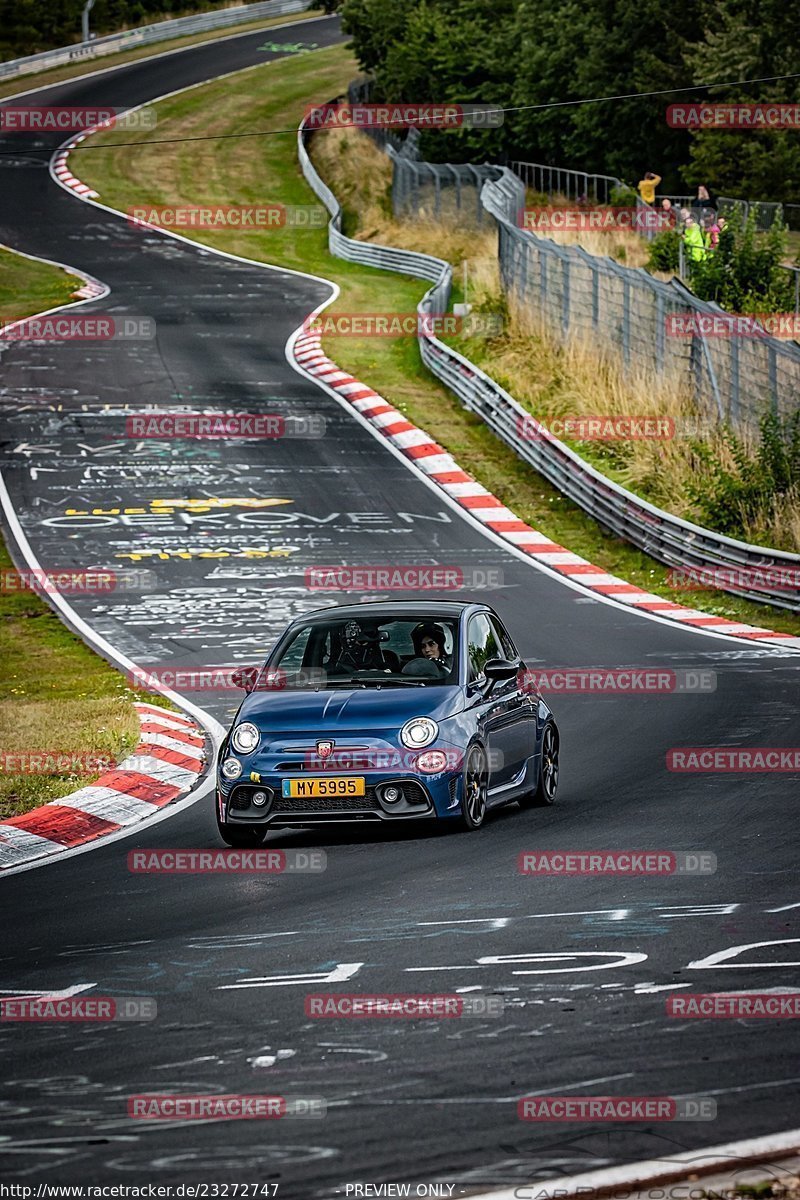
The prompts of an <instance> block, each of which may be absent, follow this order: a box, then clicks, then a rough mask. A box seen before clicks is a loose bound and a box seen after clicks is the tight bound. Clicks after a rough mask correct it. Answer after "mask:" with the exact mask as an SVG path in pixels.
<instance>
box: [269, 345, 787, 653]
mask: <svg viewBox="0 0 800 1200" xmlns="http://www.w3.org/2000/svg"><path fill="white" fill-rule="evenodd" d="M291 353H292V355H293V357H294V360H295V362H296V363H297V365H298V366H299V367H300V368H301V369H302V370H303V371H304V372H306V374H308V375H311V376H312V377H313V378H314V379H318V380H319V381H320V383H324V384H326V385H327V386H328V387H329V388H331V389H332V390H333V391H335V392H336V393H337V394H338V395H340V396H341V397H343V398H344V399H345V400H346V401H347V402H348V403H349V404H351V405H352V406H353V408H354V409H356V411H357V412H358V413H360V414H361V416H362V417H364V418H365V419H366V420H367V421H369V422H370V424H371V425H373V426H374V427H375V428H376V429H378V430H380V432H381V433H382V434H383V436H384V437H385V438H387V439H388V441H390V442H391V443H392V445H393V446H395V447H396V448H397V449H398V450H400V451H401V452H402V453H403V454H404V455H405V456H406V458H410V459H412V460H413V462H414V464H415V466H417V467H418V468H419V469H420V470H421V471H423V472H424V473H425V475H426V476H427V477H428V479H429V480H431V482H432V483H435V484H437V485H438V486H439V487H440V488H441V489H442V491H443V492H445V493H446V494H447V495H448V496H449V497H450V499H451V500H454V501H455V502H456V503H457V504H459V505H460V506H461V507H462V508H464V509H466V510H467V511H468V512H469V514H470V516H471V517H474V518H475V519H476V520H478V521H480V522H481V523H482V524H484V525H485V526H486V527H487V529H491V530H492V532H493V533H495V534H498V535H499V536H500V537H501V538H503V539H504V540H505V541H507V542H509V543H510V544H511V545H512V546H514V547H515V549H517V550H519V551H522V552H523V553H525V554H528V555H530V557H531V558H533V559H535V560H536V561H537V562H538V563H541V564H542V565H543V566H546V567H549V568H550V569H551V570H552V571H555V572H556V573H557V574H559V575H565V576H567V577H568V578H569V579H570V581H571V582H573V583H578V584H581V585H582V586H583V587H585V588H588V589H589V590H590V591H593V592H597V593H598V594H599V595H602V596H606V597H610V598H612V599H614V600H616V601H619V603H621V604H628V605H630V606H631V607H634V608H637V609H641V610H643V611H645V612H648V613H654V614H655V615H657V616H659V617H664V618H667V619H668V620H671V621H678V622H681V623H682V624H684V625H691V626H692V627H693V628H695V629H707V630H709V632H712V633H722V634H726V635H728V636H731V637H738V638H745V639H747V640H749V641H760V642H774V643H777V644H780V645H791V646H795V647H797V646H800V638H796V637H794V636H793V635H792V634H789V633H775V632H773V631H771V630H769V629H760V628H758V627H757V626H756V625H747V624H744V623H743V622H741V621H730V620H728V619H727V618H726V617H716V616H714V615H713V613H705V612H700V611H699V610H698V609H694V608H686V607H685V606H684V605H682V604H675V603H674V602H673V601H671V600H665V599H664V598H663V596H656V595H655V594H654V593H652V592H647V591H645V590H644V588H640V587H636V586H635V584H632V583H626V581H625V580H624V579H619V578H618V577H617V576H616V575H609V574H608V573H607V572H606V571H603V570H602V568H600V567H595V566H593V565H592V563H590V562H587V560H586V559H585V558H581V556H580V555H579V554H573V553H572V552H571V551H569V550H567V549H566V548H565V547H564V546H559V545H558V543H557V542H554V541H551V539H550V538H548V537H545V535H544V534H543V533H540V532H539V531H538V530H537V529H533V528H532V527H531V526H530V525H526V523H525V522H524V521H522V520H520V519H519V517H517V515H516V513H513V512H512V511H511V509H510V508H506V507H505V505H504V504H502V503H501V501H500V500H498V499H497V497H496V496H493V495H492V493H491V492H489V491H487V489H486V488H485V487H483V485H482V484H480V483H478V481H477V480H476V479H473V477H472V476H471V475H468V474H467V472H466V471H463V470H462V469H461V467H460V466H459V465H458V463H457V462H456V460H455V459H454V458H453V457H452V455H450V454H448V453H447V451H446V450H445V449H444V447H443V446H440V445H439V444H438V443H437V442H434V440H433V438H432V437H431V436H430V434H428V433H425V431H424V430H423V429H419V428H418V427H417V426H416V425H413V424H412V423H411V421H409V420H408V419H407V418H406V417H404V416H403V414H402V413H401V412H398V410H397V409H396V408H393V406H392V405H391V404H389V402H388V401H387V400H385V399H384V397H383V396H381V395H379V394H378V393H377V392H375V391H373V390H372V388H370V387H367V386H366V385H365V384H363V383H360V382H359V381H358V380H357V379H354V378H353V376H352V375H348V374H347V372H346V371H343V370H341V368H340V367H338V366H337V365H336V363H334V362H332V361H331V360H330V359H329V358H328V357H327V355H326V354H325V353H324V351H323V350H322V342H321V336H320V335H319V334H318V333H305V332H301V333H300V335H299V336H298V337H297V338H296V339H295V341H294V344H293V346H292V348H291Z"/></svg>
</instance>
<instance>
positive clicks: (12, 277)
mask: <svg viewBox="0 0 800 1200" xmlns="http://www.w3.org/2000/svg"><path fill="white" fill-rule="evenodd" d="M82 284H83V280H81V279H78V278H76V276H75V275H70V274H69V273H68V272H67V271H62V270H61V268H60V267H54V266H51V264H50V263H45V262H37V260H36V259H33V258H23V256H22V255H21V254H14V252H13V251H12V250H6V249H5V248H3V247H0V324H7V323H8V322H10V321H18V320H19V319H20V318H21V317H30V316H32V315H33V314H34V313H38V312H46V311H47V309H49V308H57V307H58V306H59V305H60V304H68V303H69V302H70V300H71V299H72V298H73V296H74V293H75V292H76V290H77V289H78V288H79V287H81V286H82Z"/></svg>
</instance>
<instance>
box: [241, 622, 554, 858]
mask: <svg viewBox="0 0 800 1200" xmlns="http://www.w3.org/2000/svg"><path fill="white" fill-rule="evenodd" d="M234 681H235V682H236V683H237V684H239V685H240V686H242V687H243V688H244V689H245V691H246V692H247V693H248V694H247V696H246V697H245V699H244V700H243V702H242V704H241V707H240V708H239V711H238V713H237V714H236V717H235V719H234V721H233V725H232V726H231V728H230V730H229V732H228V735H227V737H226V739H225V741H224V743H223V745H222V747H221V751H220V756H219V762H218V767H217V821H218V825H219V831H220V834H221V836H222V838H223V840H224V841H225V842H227V844H228V845H230V846H240V847H241V846H256V845H258V844H259V843H260V842H261V841H262V840H263V838H264V837H265V835H266V833H267V831H268V830H270V829H276V828H285V827H287V826H307V825H312V824H315V823H319V822H339V821H404V820H419V819H428V820H432V821H433V820H439V821H447V822H451V823H452V824H453V825H454V826H455V825H458V826H460V827H461V828H465V829H479V828H480V827H481V825H483V823H484V820H485V818H486V814H487V812H488V811H489V810H490V809H492V808H495V807H499V806H500V805H502V804H508V803H510V802H512V801H514V800H516V801H517V803H518V804H520V805H521V807H523V808H530V807H535V806H541V805H548V804H552V803H553V801H554V799H555V795H556V788H557V786H558V749H559V735H558V728H557V726H556V723H555V721H554V719H553V715H552V713H551V712H550V709H549V708H548V706H547V705H546V704H545V702H544V700H543V699H542V697H541V695H540V694H539V692H538V691H537V690H536V688H535V687H534V686H533V685H532V683H531V682H530V673H528V672H526V670H525V664H524V663H523V661H522V660H521V658H520V656H519V653H518V652H517V649H516V647H515V645H514V642H513V641H512V639H511V637H510V635H509V633H508V631H507V630H506V628H505V625H504V624H503V622H502V621H501V620H500V618H499V617H498V616H497V614H496V613H495V612H494V611H493V610H492V609H491V608H489V607H488V605H486V604H475V603H464V602H452V601H432V602H428V603H425V604H423V603H420V602H418V601H417V602H411V601H408V602H397V601H392V602H384V603H370V604H354V605H349V606H347V607H336V608H326V609H322V610H320V611H318V612H313V613H309V614H307V615H306V616H303V617H300V618H298V619H297V620H296V621H294V622H292V624H291V625H289V627H288V628H287V630H286V632H285V633H284V634H283V636H282V637H281V639H280V641H279V642H278V643H277V645H276V646H275V649H274V650H273V652H272V653H271V654H270V656H269V658H268V659H267V662H266V663H265V664H264V666H263V667H261V668H260V669H259V668H256V667H245V668H241V669H239V670H238V671H236V672H234Z"/></svg>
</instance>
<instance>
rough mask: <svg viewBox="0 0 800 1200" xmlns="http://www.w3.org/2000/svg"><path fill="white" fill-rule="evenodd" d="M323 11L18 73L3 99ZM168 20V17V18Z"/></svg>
mask: <svg viewBox="0 0 800 1200" xmlns="http://www.w3.org/2000/svg"><path fill="white" fill-rule="evenodd" d="M320 16H322V14H321V13H320V12H318V11H317V12H315V11H311V12H307V13H296V14H294V15H293V16H288V17H287V16H283V17H268V18H266V19H265V18H263V17H262V19H261V20H260V21H250V22H248V23H246V24H242V25H237V26H236V27H235V28H234V29H230V30H228V29H226V30H224V31H221V30H217V31H216V32H214V31H212V32H210V33H194V34H189V35H187V36H185V37H178V38H171V39H170V40H169V41H164V42H152V43H151V44H150V45H149V46H140V47H139V48H138V49H136V50H120V51H119V52H118V53H116V54H106V55H103V57H102V58H91V59H86V58H84V59H81V60H80V61H79V62H74V63H65V64H64V66H62V67H51V68H50V70H48V71H37V72H35V73H33V74H30V75H19V76H17V78H16V79H8V80H4V81H3V82H2V83H0V100H2V99H3V97H5V96H14V95H16V93H17V92H24V91H27V90H28V88H39V87H48V86H49V85H50V84H51V83H63V82H65V81H66V80H69V79H74V78H75V76H76V75H85V74H86V73H87V72H88V71H101V70H103V69H104V68H105V67H120V66H123V65H124V64H125V63H129V62H136V60H137V59H140V58H150V57H151V56H152V55H154V54H165V53H167V52H168V51H169V50H182V49H183V48H184V46H195V45H198V44H199V43H200V42H211V41H223V40H224V39H225V38H226V37H233V36H235V35H236V34H238V33H254V32H256V31H257V30H259V29H271V28H272V27H273V26H275V25H286V24H288V23H291V24H294V22H295V21H309V20H311V19H312V18H313V17H320ZM165 19H166V18H165Z"/></svg>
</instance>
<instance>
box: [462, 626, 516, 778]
mask: <svg viewBox="0 0 800 1200" xmlns="http://www.w3.org/2000/svg"><path fill="white" fill-rule="evenodd" d="M467 656H468V662H467V687H468V688H470V689H471V692H472V696H473V701H474V703H475V705H476V707H477V708H478V710H479V711H478V720H479V726H480V728H481V732H482V735H483V738H484V742H485V744H486V749H487V753H488V755H489V787H490V788H496V787H500V786H502V785H503V784H504V783H509V782H510V780H511V779H513V778H514V776H515V775H516V774H517V773H518V771H519V769H520V766H519V754H518V749H517V743H518V742H519V741H520V734H519V731H518V730H516V729H515V725H516V724H517V723H518V720H519V714H518V711H517V710H518V707H519V703H518V701H519V695H520V692H519V685H518V683H517V681H516V679H508V680H500V681H499V682H497V683H496V684H495V685H494V687H493V688H492V689H491V691H489V690H488V687H489V685H488V682H487V680H486V675H485V674H484V670H483V668H484V665H485V663H486V662H487V660H488V659H490V658H505V652H504V650H503V648H502V645H501V643H500V641H499V640H498V636H497V634H496V633H495V630H494V628H493V626H492V622H491V619H490V617H489V614H488V613H476V614H474V615H473V616H472V617H470V620H469V626H468V628H467Z"/></svg>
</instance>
